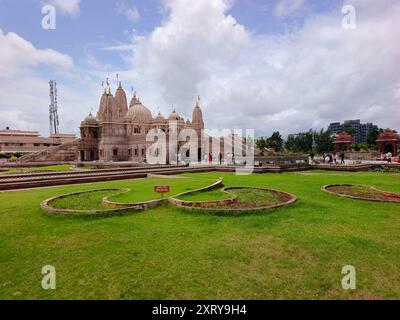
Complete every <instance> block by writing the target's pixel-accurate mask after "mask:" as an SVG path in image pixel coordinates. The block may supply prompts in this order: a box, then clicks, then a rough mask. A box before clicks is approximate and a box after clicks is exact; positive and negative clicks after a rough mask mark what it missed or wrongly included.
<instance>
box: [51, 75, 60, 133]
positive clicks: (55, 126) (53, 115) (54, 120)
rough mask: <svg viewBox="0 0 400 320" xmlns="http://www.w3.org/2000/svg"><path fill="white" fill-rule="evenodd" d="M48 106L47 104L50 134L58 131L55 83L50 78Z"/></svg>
mask: <svg viewBox="0 0 400 320" xmlns="http://www.w3.org/2000/svg"><path fill="white" fill-rule="evenodd" d="M49 84H50V106H49V121H50V134H57V133H58V126H59V122H58V106H57V83H56V81H55V80H50V82H49Z"/></svg>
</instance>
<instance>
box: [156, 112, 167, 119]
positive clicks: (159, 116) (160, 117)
mask: <svg viewBox="0 0 400 320" xmlns="http://www.w3.org/2000/svg"><path fill="white" fill-rule="evenodd" d="M154 120H155V121H164V120H165V118H164V117H163V116H162V115H161V113H160V112H158V115H157V117H155V119H154Z"/></svg>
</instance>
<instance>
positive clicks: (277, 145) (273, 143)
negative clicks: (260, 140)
mask: <svg viewBox="0 0 400 320" xmlns="http://www.w3.org/2000/svg"><path fill="white" fill-rule="evenodd" d="M267 145H268V147H269V148H273V149H274V150H275V151H282V149H283V139H282V136H281V134H280V133H279V131H275V132H274V133H272V135H271V136H270V137H269V138H268V139H267Z"/></svg>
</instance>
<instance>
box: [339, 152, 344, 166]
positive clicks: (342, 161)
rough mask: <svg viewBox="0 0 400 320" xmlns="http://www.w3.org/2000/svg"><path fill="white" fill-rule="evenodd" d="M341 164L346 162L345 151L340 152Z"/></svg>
mask: <svg viewBox="0 0 400 320" xmlns="http://www.w3.org/2000/svg"><path fill="white" fill-rule="evenodd" d="M340 164H345V162H344V152H343V151H342V152H341V153H340Z"/></svg>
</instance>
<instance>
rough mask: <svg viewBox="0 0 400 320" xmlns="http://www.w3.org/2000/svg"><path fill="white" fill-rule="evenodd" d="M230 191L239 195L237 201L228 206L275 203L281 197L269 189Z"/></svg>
mask: <svg viewBox="0 0 400 320" xmlns="http://www.w3.org/2000/svg"><path fill="white" fill-rule="evenodd" d="M229 192H231V193H233V194H235V195H236V196H237V201H236V202H235V203H234V204H233V205H231V206H225V207H226V208H230V207H231V208H252V207H263V206H269V205H273V204H276V203H278V202H279V197H278V196H277V195H276V194H273V193H271V192H269V191H265V190H261V189H250V188H243V189H233V190H229Z"/></svg>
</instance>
